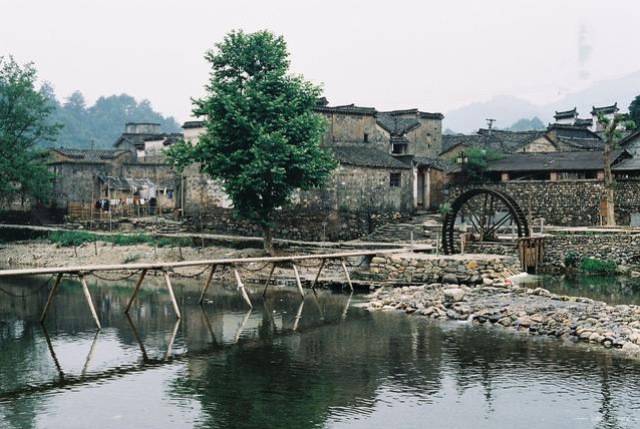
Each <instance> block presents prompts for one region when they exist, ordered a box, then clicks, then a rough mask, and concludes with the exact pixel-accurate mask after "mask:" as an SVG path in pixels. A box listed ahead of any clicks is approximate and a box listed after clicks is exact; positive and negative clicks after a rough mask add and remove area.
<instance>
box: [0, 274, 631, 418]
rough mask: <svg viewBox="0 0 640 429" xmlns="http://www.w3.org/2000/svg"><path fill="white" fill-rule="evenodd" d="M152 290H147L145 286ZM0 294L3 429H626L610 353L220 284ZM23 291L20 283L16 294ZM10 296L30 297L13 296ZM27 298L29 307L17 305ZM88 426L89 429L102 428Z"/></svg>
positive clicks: (332, 297) (622, 387) (328, 296)
mask: <svg viewBox="0 0 640 429" xmlns="http://www.w3.org/2000/svg"><path fill="white" fill-rule="evenodd" d="M151 283H153V282H151ZM24 286H25V285H24V284H3V285H2V287H3V289H6V290H8V291H10V292H12V293H13V292H16V293H15V295H16V296H10V295H6V294H5V295H4V296H2V298H1V299H0V427H2V428H5V427H6V428H10V429H13V428H55V427H64V428H84V427H106V428H109V427H117V428H127V427H131V428H157V427H168V426H171V427H172V428H174V427H175V428H181V427H185V428H186V427H201V428H223V427H224V428H226V427H236V428H256V427H260V428H269V427H347V426H349V427H387V426H391V425H393V426H395V427H424V426H428V425H429V424H431V425H433V426H436V427H445V426H446V427H479V428H493V427H507V426H513V427H525V426H526V427H532V428H536V427H540V428H542V427H549V426H550V425H555V426H559V427H563V428H573V427H575V428H578V427H579V428H583V427H599V428H626V427H637V426H638V425H639V424H640V422H638V420H637V419H636V418H635V413H637V411H638V408H639V407H640V395H639V394H638V393H637V391H636V386H637V384H638V382H639V381H640V379H639V377H638V374H639V372H638V369H640V367H639V366H638V365H637V364H636V363H634V362H633V361H630V360H626V359H623V358H620V357H618V356H616V355H615V354H614V353H612V352H607V351H603V350H600V349H591V348H589V347H587V346H578V345H573V344H565V343H562V342H559V341H556V340H548V339H544V338H530V337H527V336H521V335H517V334H510V333H506V332H502V331H499V330H492V329H487V328H482V327H473V326H470V325H466V324H460V323H432V322H430V321H429V320H426V319H423V318H419V317H408V316H406V315H404V314H395V313H368V312H366V311H364V310H362V309H361V308H358V307H353V306H351V304H352V303H358V301H359V300H360V299H361V298H359V297H358V296H357V295H356V296H353V295H347V294H332V293H329V292H318V293H317V294H313V293H308V294H307V295H306V297H305V299H304V300H301V299H300V296H299V294H298V292H297V290H295V289H293V288H292V289H284V290H282V289H280V290H277V289H275V288H274V289H271V290H270V291H269V293H268V294H267V296H266V298H265V299H264V300H262V298H261V293H262V290H261V287H256V288H255V290H253V293H252V294H251V300H252V301H253V303H254V308H253V310H251V311H246V306H245V303H244V301H243V299H242V297H241V296H239V295H238V294H237V292H236V291H235V287H233V288H230V289H229V290H227V289H224V288H221V287H220V285H215V286H212V289H215V290H210V291H209V292H208V296H210V297H211V303H210V304H207V305H205V306H202V307H201V306H199V305H197V301H198V298H199V293H200V292H199V287H198V285H197V284H190V283H184V284H177V285H176V295H177V297H178V300H179V303H180V307H181V311H182V314H183V319H182V320H180V321H177V322H176V319H175V316H174V312H173V309H172V305H171V301H170V299H169V296H168V293H167V292H166V290H165V289H164V288H162V287H161V286H162V284H161V283H159V282H158V287H154V286H153V285H151V286H149V287H145V288H143V289H142V290H141V291H140V295H139V302H138V303H136V305H135V306H134V307H133V308H132V310H131V312H130V315H129V316H126V315H124V314H123V309H124V307H125V306H126V304H127V302H128V298H129V296H130V294H131V287H130V286H127V285H119V286H116V287H114V286H110V285H102V284H91V283H90V284H89V287H90V288H91V292H92V296H93V297H94V302H95V303H96V309H97V311H98V312H99V317H100V319H101V321H102V322H103V330H102V331H100V333H99V334H96V332H95V328H94V325H93V320H92V318H91V314H90V313H89V311H88V309H87V307H86V305H85V303H84V301H83V296H82V291H81V288H80V287H79V285H78V284H77V283H74V282H71V281H68V282H63V284H61V286H60V291H59V292H58V295H57V296H56V300H55V301H54V303H53V305H52V311H51V314H50V317H49V319H48V321H47V323H46V324H45V325H44V327H43V326H41V325H39V324H38V323H37V320H38V316H39V310H40V309H41V308H42V305H44V300H45V299H46V289H41V292H40V293H31V292H32V290H31V289H30V288H27V289H25V288H24ZM27 286H28V285H27ZM19 292H25V293H24V294H22V293H19ZM23 295H24V296H23ZM98 422H99V423H98Z"/></svg>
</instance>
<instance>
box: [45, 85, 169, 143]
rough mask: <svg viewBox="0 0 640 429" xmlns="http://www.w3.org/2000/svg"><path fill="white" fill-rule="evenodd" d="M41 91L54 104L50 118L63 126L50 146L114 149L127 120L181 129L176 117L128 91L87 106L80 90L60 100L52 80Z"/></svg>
mask: <svg viewBox="0 0 640 429" xmlns="http://www.w3.org/2000/svg"><path fill="white" fill-rule="evenodd" d="M40 92H41V93H42V94H43V95H45V96H46V97H47V99H48V100H49V103H50V104H51V106H52V107H53V111H52V113H51V118H50V121H51V122H53V123H60V124H62V125H63V127H62V129H61V130H60V133H59V134H58V137H57V138H56V141H55V142H50V143H49V144H48V146H63V147H68V148H78V149H88V148H90V147H91V146H92V145H93V147H94V148H96V149H110V148H111V145H113V143H114V142H115V140H116V139H117V138H118V136H119V135H120V134H122V132H123V131H124V125H125V124H126V123H127V122H157V123H159V124H160V126H161V128H162V129H163V131H164V132H167V133H171V132H180V131H181V128H180V125H179V124H178V123H177V122H176V120H175V119H174V118H173V117H164V116H162V115H161V114H160V113H158V112H156V111H154V110H153V107H152V106H151V103H150V102H149V100H142V101H140V102H138V101H137V100H136V99H135V98H134V97H132V96H130V95H127V94H120V95H111V96H108V97H100V98H98V100H96V102H95V103H94V104H93V105H92V106H87V103H86V101H85V98H84V96H83V95H82V93H81V92H80V91H75V92H74V93H72V94H71V95H70V96H69V97H67V98H66V100H64V102H60V101H58V99H57V98H56V96H55V93H54V91H53V87H52V86H51V84H49V83H45V84H44V85H43V86H42V88H41V89H40Z"/></svg>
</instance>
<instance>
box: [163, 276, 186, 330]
mask: <svg viewBox="0 0 640 429" xmlns="http://www.w3.org/2000/svg"><path fill="white" fill-rule="evenodd" d="M164 281H165V282H166V283H167V289H169V296H170V297H171V303H172V304H173V309H174V310H175V312H176V317H177V318H178V319H181V318H182V315H181V314H180V308H179V307H178V301H176V296H175V294H174V293H173V287H172V286H171V277H170V276H169V271H167V270H164Z"/></svg>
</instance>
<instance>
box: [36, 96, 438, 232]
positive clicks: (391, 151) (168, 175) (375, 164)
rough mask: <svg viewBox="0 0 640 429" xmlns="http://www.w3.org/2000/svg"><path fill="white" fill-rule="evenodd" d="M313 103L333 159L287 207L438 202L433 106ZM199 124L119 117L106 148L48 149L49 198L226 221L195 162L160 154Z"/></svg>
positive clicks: (323, 212) (336, 208) (368, 207)
mask: <svg viewBox="0 0 640 429" xmlns="http://www.w3.org/2000/svg"><path fill="white" fill-rule="evenodd" d="M314 110H315V112H316V113H317V114H319V115H322V116H323V117H324V118H325V119H326V121H327V127H326V133H325V135H324V137H323V140H322V142H321V145H322V146H324V147H326V148H327V149H328V150H331V151H332V153H333V154H334V156H335V157H336V159H337V160H338V161H339V166H338V168H337V169H336V170H335V171H334V173H333V174H332V175H331V176H330V178H329V179H328V181H327V183H326V184H325V186H324V187H322V188H321V189H313V190H310V191H306V192H300V193H299V194H298V195H296V197H295V201H294V207H293V209H294V211H296V212H301V211H302V212H310V213H315V216H316V218H318V217H319V216H324V217H325V218H328V217H331V216H333V219H334V221H335V222H334V223H339V222H341V221H340V220H339V219H341V218H340V217H338V218H336V217H335V213H337V212H342V213H352V214H353V213H358V214H359V216H364V215H366V216H371V215H372V214H382V213H385V214H387V215H389V216H391V215H394V216H397V215H400V216H402V215H408V214H410V213H412V212H413V211H415V210H416V209H429V208H434V207H437V206H438V205H439V204H441V202H442V201H443V197H442V189H443V185H444V179H445V173H444V169H445V167H444V164H443V163H442V162H441V161H440V160H438V159H437V156H438V154H439V153H440V152H441V151H442V131H441V130H442V119H443V115H442V114H440V113H428V112H423V111H420V110H418V109H407V110H396V111H385V112H382V111H378V110H376V109H374V108H370V107H359V106H355V105H346V106H330V105H329V103H328V102H327V100H326V99H324V98H323V99H320V100H319V101H318V103H317V106H316V107H315V109H314ZM203 131H204V123H203V122H202V121H189V122H186V123H184V125H183V133H181V134H167V133H163V132H161V131H160V126H159V125H158V124H153V123H128V124H126V125H125V130H124V132H123V133H122V135H121V136H119V137H118V138H117V139H116V141H115V142H114V145H113V149H111V150H80V149H64V148H56V149H51V150H50V153H49V161H48V165H49V170H50V171H51V172H52V173H54V198H53V207H54V208H56V209H57V210H58V211H60V212H63V213H66V214H68V215H71V216H76V217H82V216H93V215H95V214H91V213H94V211H95V210H96V208H97V207H101V208H104V207H105V206H104V204H105V202H104V200H106V201H108V206H109V212H110V215H111V216H114V215H117V214H121V215H122V216H131V215H137V214H140V215H144V214H148V213H150V212H154V213H159V212H164V213H168V212H172V213H176V214H178V215H179V214H182V215H183V216H186V217H188V216H194V215H196V214H197V215H199V216H203V213H204V214H205V215H207V216H208V218H207V222H210V221H213V222H214V223H215V221H214V220H213V219H212V217H215V216H218V217H220V218H224V220H225V222H230V220H229V219H230V217H229V216H228V214H226V212H225V210H226V209H228V208H229V207H230V205H231V203H230V201H229V200H228V198H227V197H226V195H225V194H224V192H223V191H222V189H221V187H220V186H219V185H218V184H217V183H215V182H214V181H212V180H211V179H209V178H207V177H206V176H204V175H202V174H200V172H199V171H198V167H197V166H191V167H189V168H187V169H186V170H185V171H184V173H183V174H182V176H178V175H177V174H176V173H175V172H174V171H173V170H172V168H171V167H170V166H168V165H167V164H165V157H164V155H163V152H162V150H163V149H164V148H166V147H167V146H169V145H171V144H173V143H174V142H176V141H178V140H179V139H181V138H184V140H185V141H187V142H191V143H195V142H196V141H197V138H198V136H199V135H200V134H201V133H202V132H203ZM330 213H333V215H331V216H330ZM318 219H319V218H318ZM318 219H316V220H318ZM336 219H338V220H336ZM201 221H202V218H201ZM325 221H326V219H325ZM325 221H323V222H325ZM318 223H322V222H320V221H318ZM325 223H326V222H325ZM343 223H344V222H343ZM343 229H344V228H343Z"/></svg>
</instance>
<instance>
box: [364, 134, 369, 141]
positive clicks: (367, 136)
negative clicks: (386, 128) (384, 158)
mask: <svg viewBox="0 0 640 429" xmlns="http://www.w3.org/2000/svg"><path fill="white" fill-rule="evenodd" d="M364 142H365V143H369V134H367V133H364Z"/></svg>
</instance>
